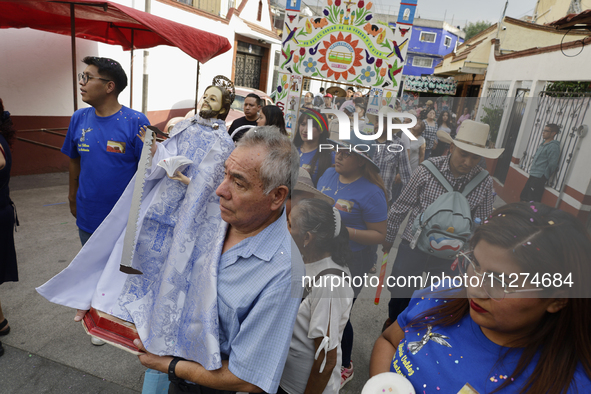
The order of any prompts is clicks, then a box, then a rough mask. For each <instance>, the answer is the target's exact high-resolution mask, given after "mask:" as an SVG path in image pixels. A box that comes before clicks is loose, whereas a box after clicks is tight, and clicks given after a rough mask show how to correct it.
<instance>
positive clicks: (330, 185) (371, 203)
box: [318, 140, 388, 387]
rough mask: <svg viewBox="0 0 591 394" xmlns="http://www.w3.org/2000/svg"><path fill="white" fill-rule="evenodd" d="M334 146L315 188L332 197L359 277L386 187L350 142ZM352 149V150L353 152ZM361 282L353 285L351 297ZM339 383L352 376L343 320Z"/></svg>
mask: <svg viewBox="0 0 591 394" xmlns="http://www.w3.org/2000/svg"><path fill="white" fill-rule="evenodd" d="M330 143H332V144H333V145H336V147H337V153H336V160H335V167H334V168H329V169H328V170H326V172H325V173H324V175H323V176H322V177H321V178H320V180H319V181H318V190H320V191H321V192H323V193H324V194H326V195H327V196H330V197H332V198H334V199H335V201H336V203H335V207H336V208H337V209H338V210H339V211H340V212H341V217H342V218H343V225H344V226H346V227H347V230H348V231H349V246H350V247H351V251H352V258H351V264H349V269H350V270H351V274H352V275H353V277H363V275H364V274H366V273H368V272H369V270H370V269H371V267H372V266H373V264H374V262H375V261H376V251H377V245H378V244H381V243H382V242H383V241H384V239H385V237H386V220H387V218H388V205H387V203H386V190H385V188H384V182H383V181H382V178H381V177H380V174H379V169H378V167H377V165H376V164H375V163H374V162H373V161H372V160H371V159H370V158H369V157H368V156H367V154H365V153H357V152H355V151H354V150H353V149H352V147H351V145H348V144H345V143H344V142H336V141H332V140H331V141H330ZM353 152H355V153H353ZM361 288H362V287H361V286H357V287H356V286H354V290H355V297H357V296H358V295H359V293H360V292H361ZM342 346H343V357H342V360H341V387H342V386H343V385H344V384H346V383H347V382H348V381H350V380H351V379H352V378H353V363H352V361H351V352H352V350H353V326H352V325H351V322H350V321H349V322H347V326H346V327H345V333H344V335H343V341H342Z"/></svg>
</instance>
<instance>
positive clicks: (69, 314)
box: [0, 173, 145, 394]
mask: <svg viewBox="0 0 591 394" xmlns="http://www.w3.org/2000/svg"><path fill="white" fill-rule="evenodd" d="M10 192H11V197H12V200H13V201H14V203H15V204H16V207H17V210H18V218H19V221H20V227H18V232H17V233H16V234H15V243H16V249H17V258H18V268H19V279H20V281H19V282H15V283H12V282H8V283H4V284H2V286H0V301H1V302H2V309H3V311H4V314H5V315H6V318H7V319H8V321H9V322H10V326H11V332H10V334H8V335H7V336H5V337H2V338H0V340H1V341H2V344H3V346H4V348H5V354H4V356H2V357H0V392H1V393H3V394H5V393H6V394H8V393H11V394H12V393H27V394H28V393H68V392H71V393H122V394H123V393H125V394H128V393H136V392H141V389H142V384H143V374H144V371H145V368H144V367H143V366H142V365H141V364H140V362H139V361H138V359H137V357H136V356H134V355H132V354H129V353H127V352H124V351H122V350H119V349H117V348H115V347H113V346H109V345H104V346H100V347H96V346H93V345H92V344H91V343H90V337H89V336H88V335H86V334H85V332H84V329H83V328H82V325H81V324H80V323H75V322H74V315H75V311H74V310H73V309H70V308H66V307H63V306H60V305H55V304H52V303H50V302H48V301H47V300H45V299H44V298H43V297H41V296H40V295H39V294H38V293H37V292H36V291H35V287H37V286H40V285H42V284H43V283H45V282H46V281H47V280H49V279H50V278H51V277H53V276H54V275H55V274H57V273H58V272H60V271H61V270H62V269H64V268H65V267H67V265H68V264H69V263H70V261H71V260H72V259H73V258H74V256H75V255H76V253H78V250H79V249H80V248H81V245H80V240H79V238H78V228H77V227H76V223H75V218H74V217H73V216H72V215H71V214H70V210H69V205H68V204H67V193H68V174H67V173H59V174H44V175H29V176H21V177H14V178H12V179H11V181H10Z"/></svg>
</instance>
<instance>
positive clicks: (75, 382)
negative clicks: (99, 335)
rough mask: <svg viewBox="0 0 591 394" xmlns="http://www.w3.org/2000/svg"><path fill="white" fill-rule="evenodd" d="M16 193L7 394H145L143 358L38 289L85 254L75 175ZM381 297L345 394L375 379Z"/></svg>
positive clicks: (0, 367)
mask: <svg viewBox="0 0 591 394" xmlns="http://www.w3.org/2000/svg"><path fill="white" fill-rule="evenodd" d="M10 190H11V197H12V199H13V201H14V202H15V204H16V206H17V209H18V216H19V220H20V227H19V228H18V232H17V233H16V234H15V243H16V247H17V258H18V267H19V278H20V281H19V282H15V283H10V282H9V283H4V284H3V285H2V286H0V301H1V302H2V308H3V310H4V314H5V315H6V318H7V319H8V320H9V322H10V326H11V328H12V330H11V332H10V334H9V335H7V336H5V337H2V338H1V339H0V340H1V341H2V343H3V345H4V348H5V354H4V356H2V357H0V393H2V394H12V393H19V394H20V393H23V394H24V393H27V394H29V393H56V394H57V393H83V394H86V393H89V394H93V393H109V394H111V393H114V394H118V393H121V394H128V393H137V392H141V389H142V384H143V375H144V371H145V368H144V367H143V366H142V365H141V364H140V362H139V361H138V359H137V357H136V356H134V355H131V354H129V353H127V352H124V351H122V350H119V349H117V348H115V347H113V346H109V345H104V346H100V347H95V346H93V345H91V343H90V338H89V336H88V335H86V334H85V333H84V329H83V328H82V326H81V324H80V323H75V322H74V320H73V319H74V315H75V311H74V310H72V309H70V308H66V307H63V306H59V305H55V304H52V303H50V302H49V301H47V300H45V299H44V298H43V297H41V296H40V295H39V294H38V293H37V292H36V291H35V287H37V286H40V285H42V284H43V283H45V282H46V281H47V280H49V279H50V278H51V277H53V276H54V275H55V274H57V273H58V272H60V271H61V270H63V269H64V268H65V267H67V265H68V264H69V263H70V261H71V260H72V259H73V258H74V256H76V254H77V253H78V251H79V250H80V248H81V246H80V240H79V238H78V228H77V227H76V223H75V219H74V217H72V215H71V214H70V210H69V206H68V203H67V193H68V174H67V173H58V174H44V175H29V176H20V177H14V178H12V179H11V182H10ZM501 205H504V202H503V201H502V200H500V199H499V198H498V197H496V198H495V204H494V206H495V208H497V207H499V206H501ZM403 229H404V224H403V225H402V226H401V231H402V230H403ZM398 241H399V239H398ZM397 244H398V242H397V243H396V244H395V245H394V248H393V249H392V251H391V253H390V256H389V259H388V260H389V261H388V268H387V271H386V273H387V274H390V272H391V270H392V264H393V261H394V259H395V257H396V248H397ZM378 272H379V267H378ZM374 297H375V288H371V287H370V288H366V289H364V290H363V291H362V293H361V295H360V298H359V299H358V300H357V302H356V303H355V305H354V307H353V312H352V315H351V322H352V324H353V327H354V330H355V341H354V345H353V362H354V366H355V378H354V379H353V380H352V381H351V382H350V383H348V384H347V385H346V386H345V387H344V389H343V390H341V393H342V394H358V393H360V392H361V389H362V388H363V385H364V384H365V382H366V381H367V379H368V378H369V358H370V356H371V350H372V348H373V344H374V342H375V340H376V339H377V338H378V337H379V335H380V334H381V328H382V324H383V323H384V320H386V317H387V315H388V312H387V311H388V301H389V299H390V293H389V292H388V291H387V290H386V289H384V291H383V292H382V296H381V301H380V303H379V305H377V306H376V305H374V301H373V300H374Z"/></svg>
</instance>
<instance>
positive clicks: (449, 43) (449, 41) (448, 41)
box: [443, 37, 451, 47]
mask: <svg viewBox="0 0 591 394" xmlns="http://www.w3.org/2000/svg"><path fill="white" fill-rule="evenodd" d="M443 45H445V46H446V47H449V46H450V45H451V37H445V42H444V43H443Z"/></svg>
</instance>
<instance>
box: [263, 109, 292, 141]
mask: <svg viewBox="0 0 591 394" xmlns="http://www.w3.org/2000/svg"><path fill="white" fill-rule="evenodd" d="M257 126H276V127H277V128H278V129H279V131H280V132H281V134H283V135H287V130H285V119H284V118H283V112H282V111H281V109H280V108H279V107H278V106H276V105H266V106H264V107H263V109H262V110H261V114H260V116H259V118H258V120H257Z"/></svg>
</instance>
